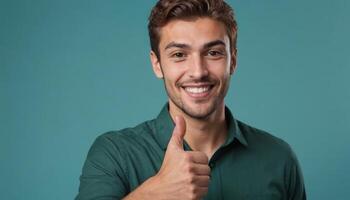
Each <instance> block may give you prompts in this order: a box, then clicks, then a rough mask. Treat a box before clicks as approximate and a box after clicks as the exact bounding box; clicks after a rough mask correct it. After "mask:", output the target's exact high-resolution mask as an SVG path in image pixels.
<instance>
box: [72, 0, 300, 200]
mask: <svg viewBox="0 0 350 200" xmlns="http://www.w3.org/2000/svg"><path fill="white" fill-rule="evenodd" d="M148 27H149V34H150V40H151V48H152V51H151V54H150V57H151V62H152V66H153V71H154V73H155V75H156V76H157V77H158V78H161V79H163V80H164V85H165V89H166V91H167V94H168V97H169V102H168V104H166V105H165V106H164V107H163V109H162V111H161V112H160V114H159V116H158V117H157V118H156V119H153V120H150V121H146V122H144V123H142V124H140V125H138V126H136V127H134V128H127V129H123V130H120V131H116V132H109V133H106V134H103V135H101V136H100V137H98V138H97V139H96V141H95V143H94V144H93V146H92V147H91V149H90V151H89V154H88V156H87V159H86V162H85V164H84V168H83V172H82V176H81V179H80V180H81V184H80V188H79V194H78V196H77V198H76V199H122V198H124V199H130V200H132V199H135V200H136V199H174V200H175V199H176V200H186V199H229V200H231V199H248V200H249V199H254V200H258V199H266V200H267V199H269V200H273V199H293V200H302V199H306V197H305V190H304V184H303V177H302V174H301V171H300V168H299V165H298V161H297V159H296V157H295V155H294V153H293V152H292V150H291V149H290V147H289V145H288V144H287V143H285V142H284V141H282V140H281V139H278V138H276V137H274V136H272V135H270V134H268V133H266V132H264V131H261V130H258V129H255V128H253V127H251V126H248V125H246V124H244V123H242V122H240V121H238V120H236V119H234V118H233V116H232V114H231V112H230V110H229V109H228V108H227V107H225V102H224V97H225V95H226V93H227V91H228V87H229V83H230V78H231V75H232V74H233V73H234V71H235V68H236V34H237V27H236V22H235V20H234V16H233V11H232V9H231V8H230V7H229V6H228V5H227V4H226V3H225V2H223V1H221V0H160V1H159V2H158V3H157V4H156V6H155V7H154V8H153V10H152V13H151V15H150V18H149V26H148ZM174 123H175V126H174Z"/></svg>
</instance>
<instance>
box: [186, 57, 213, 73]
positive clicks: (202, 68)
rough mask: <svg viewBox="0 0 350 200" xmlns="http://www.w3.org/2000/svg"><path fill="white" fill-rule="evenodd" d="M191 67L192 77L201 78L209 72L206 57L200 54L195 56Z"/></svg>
mask: <svg viewBox="0 0 350 200" xmlns="http://www.w3.org/2000/svg"><path fill="white" fill-rule="evenodd" d="M189 68H190V70H189V71H190V77H191V78H194V79H201V78H203V77H206V76H208V74H209V72H208V68H207V65H206V63H205V61H204V59H203V58H202V57H201V55H198V54H197V55H194V56H193V60H192V64H191V66H190V67H189Z"/></svg>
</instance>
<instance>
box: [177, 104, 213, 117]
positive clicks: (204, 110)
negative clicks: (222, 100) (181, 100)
mask: <svg viewBox="0 0 350 200" xmlns="http://www.w3.org/2000/svg"><path fill="white" fill-rule="evenodd" d="M216 107H217V106H215V104H214V103H210V104H209V105H200V104H199V105H198V104H197V105H192V106H191V105H188V104H187V105H186V104H183V106H182V107H180V109H181V110H182V111H183V112H184V113H185V114H187V115H188V116H190V117H192V118H196V119H207V118H208V117H209V116H210V115H211V114H212V113H214V112H215V110H216Z"/></svg>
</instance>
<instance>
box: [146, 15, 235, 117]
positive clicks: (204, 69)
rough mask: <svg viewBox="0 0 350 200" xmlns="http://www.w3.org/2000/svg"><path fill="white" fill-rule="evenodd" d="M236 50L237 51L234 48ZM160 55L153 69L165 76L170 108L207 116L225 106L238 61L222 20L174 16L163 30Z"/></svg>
mask: <svg viewBox="0 0 350 200" xmlns="http://www.w3.org/2000/svg"><path fill="white" fill-rule="evenodd" d="M232 52H235V51H232ZM159 53H160V58H159V59H158V58H157V56H156V55H155V53H154V52H151V61H152V65H153V70H154V72H155V74H156V76H157V77H158V78H163V79H164V84H165V88H166V91H167V93H168V96H169V107H170V112H172V111H175V112H183V113H185V114H187V115H188V116H190V117H193V118H197V119H205V118H207V117H209V116H210V115H211V114H213V113H214V112H215V111H218V110H223V108H224V97H225V95H226V93H227V90H228V87H229V82H230V75H231V74H232V73H233V72H234V69H235V64H236V56H235V53H231V51H230V40H229V37H228V35H227V31H226V29H225V26H224V24H223V23H221V22H219V21H216V20H213V19H210V18H196V19H192V20H186V21H185V20H173V21H170V22H169V23H167V24H166V25H165V26H164V27H162V28H161V30H160V43H159Z"/></svg>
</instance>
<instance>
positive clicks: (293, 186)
mask: <svg viewBox="0 0 350 200" xmlns="http://www.w3.org/2000/svg"><path fill="white" fill-rule="evenodd" d="M291 153H292V157H291V164H290V165H289V167H288V171H289V172H288V174H289V178H288V179H289V181H288V183H287V184H288V188H287V191H288V200H306V193H305V185H304V178H303V174H302V171H301V168H300V165H299V162H298V159H297V157H296V155H295V154H294V152H293V151H292V152H291Z"/></svg>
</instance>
